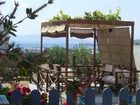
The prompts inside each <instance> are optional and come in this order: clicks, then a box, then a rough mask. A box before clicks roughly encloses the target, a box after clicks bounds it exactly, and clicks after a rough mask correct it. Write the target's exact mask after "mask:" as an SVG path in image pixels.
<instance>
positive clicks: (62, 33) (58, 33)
mask: <svg viewBox="0 0 140 105" xmlns="http://www.w3.org/2000/svg"><path fill="white" fill-rule="evenodd" d="M75 27H76V28H77V27H78V28H79V29H80V30H87V31H80V32H79V31H75V32H72V31H70V29H72V28H75ZM115 27H130V32H131V33H130V65H129V68H130V76H131V75H132V72H133V64H134V61H133V42H134V22H133V21H104V20H82V19H68V20H60V21H50V22H42V23H41V44H40V52H41V55H42V54H43V37H52V38H57V37H66V54H65V65H64V66H65V68H66V70H67V69H68V67H69V60H68V55H69V38H70V34H72V35H73V36H74V37H78V38H88V37H92V38H93V40H94V45H93V48H94V49H93V51H94V57H93V63H94V64H93V70H94V69H95V55H96V36H97V35H96V34H97V30H98V29H111V28H115ZM88 30H89V31H88ZM91 30H92V32H91Z"/></svg>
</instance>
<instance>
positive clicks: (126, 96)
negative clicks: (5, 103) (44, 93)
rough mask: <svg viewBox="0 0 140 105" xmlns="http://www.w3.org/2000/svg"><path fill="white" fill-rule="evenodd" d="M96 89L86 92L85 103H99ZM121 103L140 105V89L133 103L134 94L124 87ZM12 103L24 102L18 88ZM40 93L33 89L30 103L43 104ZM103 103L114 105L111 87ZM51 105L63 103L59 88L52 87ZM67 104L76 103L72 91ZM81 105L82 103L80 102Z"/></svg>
mask: <svg viewBox="0 0 140 105" xmlns="http://www.w3.org/2000/svg"><path fill="white" fill-rule="evenodd" d="M96 93H97V92H96V90H95V89H88V90H87V91H86V92H85V98H84V99H85V102H84V103H85V104H84V105H97V104H96V103H95V98H96V96H97V95H96ZM118 97H119V100H118V101H119V103H121V104H118V105H140V89H138V90H137V92H136V94H135V95H134V96H133V97H135V98H133V101H134V103H135V104H132V96H131V94H130V93H129V91H128V89H127V88H122V89H121V90H120V93H119V96H118ZM10 99H11V104H16V105H17V104H18V105H19V104H20V103H21V102H22V96H21V93H20V92H19V91H17V90H15V91H13V92H12V94H11V97H10ZM40 99H41V97H40V93H39V91H38V90H33V91H32V92H31V94H30V97H29V105H41V103H40ZM101 101H102V104H101V105H113V103H112V91H111V89H109V88H106V89H104V90H103V93H102V100H101ZM49 105H61V104H60V92H59V91H58V90H55V89H52V90H51V91H50V92H49ZM67 105H75V104H74V101H73V98H72V94H71V92H68V93H67ZM79 105H81V104H79Z"/></svg>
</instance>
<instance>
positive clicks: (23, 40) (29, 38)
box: [10, 35, 93, 49]
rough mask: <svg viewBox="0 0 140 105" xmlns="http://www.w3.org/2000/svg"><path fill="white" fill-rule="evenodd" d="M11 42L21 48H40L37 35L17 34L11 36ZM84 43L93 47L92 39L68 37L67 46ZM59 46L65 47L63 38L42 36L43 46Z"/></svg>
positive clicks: (72, 46) (88, 46)
mask: <svg viewBox="0 0 140 105" xmlns="http://www.w3.org/2000/svg"><path fill="white" fill-rule="evenodd" d="M10 41H11V42H14V43H15V45H16V47H20V48H23V49H38V48H40V36H39V35H18V36H17V37H11V39H10ZM80 44H82V45H84V46H85V47H87V48H90V49H93V39H91V38H87V39H77V38H70V39H69V48H74V47H76V46H78V45H80ZM56 45H57V46H60V47H63V48H66V39H65V38H48V37H47V38H46V37H44V38H43V48H50V47H53V46H56Z"/></svg>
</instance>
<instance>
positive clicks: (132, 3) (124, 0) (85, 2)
mask: <svg viewBox="0 0 140 105" xmlns="http://www.w3.org/2000/svg"><path fill="white" fill-rule="evenodd" d="M5 1H6V4H4V5H3V6H1V7H0V10H1V12H2V14H10V12H11V10H12V9H13V7H14V0H5ZM17 1H19V3H20V6H19V7H18V10H17V12H16V19H15V20H14V22H16V21H19V20H20V19H22V18H24V17H25V16H26V12H25V11H26V8H33V10H35V9H36V8H38V7H39V6H41V5H43V4H44V3H46V2H47V0H17ZM139 4H140V0H54V3H53V4H51V5H48V6H47V7H46V8H44V9H43V10H41V11H40V12H39V13H38V17H37V18H36V19H35V20H29V19H27V20H25V21H24V22H23V23H21V24H20V25H19V26H18V28H17V33H16V34H17V38H18V37H19V38H20V37H21V38H23V37H24V39H25V38H27V40H28V41H30V40H31V39H28V37H29V35H30V37H32V40H35V41H40V25H41V22H42V21H48V20H49V19H51V18H52V17H53V16H55V15H56V14H57V13H58V12H59V11H60V10H63V12H64V13H66V14H69V15H70V16H82V15H83V14H84V12H85V11H86V12H93V11H95V10H100V11H101V12H103V13H108V12H109V10H112V11H115V10H116V9H117V8H120V9H121V13H120V15H121V17H122V20H126V21H134V22H135V32H134V33H135V36H134V39H140V20H139V19H140V14H139V12H138V11H139V10H140V5H139Z"/></svg>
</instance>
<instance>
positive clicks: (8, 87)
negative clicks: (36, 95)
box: [0, 83, 47, 105]
mask: <svg viewBox="0 0 140 105" xmlns="http://www.w3.org/2000/svg"><path fill="white" fill-rule="evenodd" d="M14 90H18V91H19V92H20V93H21V95H22V104H23V105H29V104H28V103H29V96H30V93H31V90H30V89H29V88H28V87H25V86H23V85H16V86H15V85H13V84H10V83H6V84H4V85H2V86H0V95H5V96H6V97H7V99H8V101H9V102H10V96H11V93H12V91H14ZM40 95H41V100H40V103H41V105H46V103H47V95H46V93H44V92H43V93H40Z"/></svg>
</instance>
